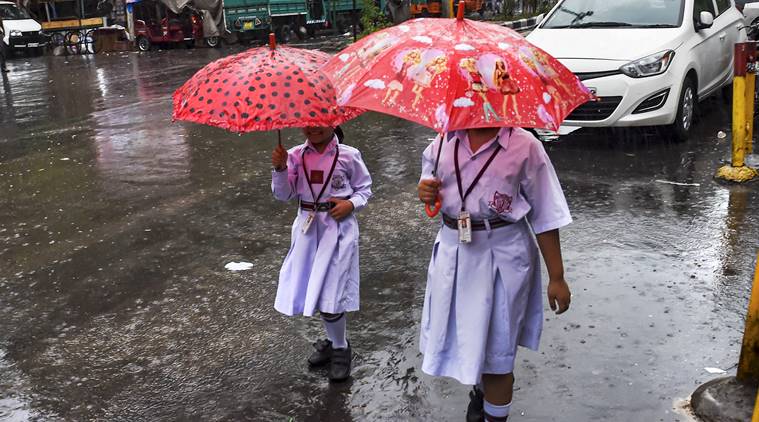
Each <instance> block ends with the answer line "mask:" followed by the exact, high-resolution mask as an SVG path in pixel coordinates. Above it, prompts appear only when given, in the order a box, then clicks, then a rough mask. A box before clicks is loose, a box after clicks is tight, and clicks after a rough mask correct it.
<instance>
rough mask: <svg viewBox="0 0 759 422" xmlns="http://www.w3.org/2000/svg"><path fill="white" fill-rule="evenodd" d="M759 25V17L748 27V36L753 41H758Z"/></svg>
mask: <svg viewBox="0 0 759 422" xmlns="http://www.w3.org/2000/svg"><path fill="white" fill-rule="evenodd" d="M757 26H759V18H756V19H754V21H753V22H751V25H750V26H749V27H748V28H746V36H748V39H749V40H751V41H756V40H757V39H758V38H759V28H757Z"/></svg>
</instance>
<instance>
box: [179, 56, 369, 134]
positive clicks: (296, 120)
mask: <svg viewBox="0 0 759 422" xmlns="http://www.w3.org/2000/svg"><path fill="white" fill-rule="evenodd" d="M329 57H330V56H329V55H328V54H326V53H322V52H319V51H313V50H304V49H297V48H291V47H287V46H277V47H276V49H275V50H271V49H270V48H269V47H268V46H265V47H258V48H253V49H250V50H248V51H245V52H243V53H240V54H236V55H233V56H228V57H225V58H222V59H220V60H217V61H215V62H213V63H210V64H208V65H207V66H205V67H204V68H202V69H200V70H199V71H198V72H197V73H196V74H195V76H193V77H192V78H191V79H190V80H188V81H187V82H185V84H184V85H182V87H180V88H179V89H177V90H176V92H174V114H173V117H174V119H176V120H186V121H190V122H195V123H202V124H207V125H211V126H217V127H220V128H222V129H227V130H230V131H233V132H250V131H259V130H273V129H283V128H288V127H306V126H330V127H334V126H337V125H339V124H341V123H343V122H345V121H347V120H350V119H352V118H354V117H356V116H357V115H359V114H361V112H362V111H361V110H357V109H346V108H343V107H338V106H337V105H336V102H335V90H334V87H333V86H332V83H331V82H330V81H329V79H328V78H327V77H326V75H325V74H324V73H323V72H322V71H321V70H320V67H321V66H322V65H323V64H324V63H326V61H327V60H328V59H329Z"/></svg>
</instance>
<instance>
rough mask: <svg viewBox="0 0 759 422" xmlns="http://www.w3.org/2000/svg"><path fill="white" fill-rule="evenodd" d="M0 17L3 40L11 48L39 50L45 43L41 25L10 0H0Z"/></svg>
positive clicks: (45, 38) (45, 39)
mask: <svg viewBox="0 0 759 422" xmlns="http://www.w3.org/2000/svg"><path fill="white" fill-rule="evenodd" d="M0 19H1V20H2V22H3V32H4V33H5V36H4V38H3V41H5V45H7V46H9V47H10V48H11V49H32V51H35V52H39V51H41V49H42V47H44V46H45V44H46V43H47V37H46V36H45V35H44V34H43V33H42V25H40V23H39V22H37V21H36V20H34V19H32V18H31V16H29V14H28V13H26V12H25V11H24V10H22V9H20V8H19V7H18V6H16V4H15V3H13V2H10V1H0Z"/></svg>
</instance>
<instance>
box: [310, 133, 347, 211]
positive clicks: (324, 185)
mask: <svg viewBox="0 0 759 422" xmlns="http://www.w3.org/2000/svg"><path fill="white" fill-rule="evenodd" d="M306 149H308V147H306V148H303V152H302V153H301V154H300V161H301V162H302V163H303V174H305V175H306V183H308V190H310V191H311V199H312V200H313V201H314V205H315V204H317V203H319V199H321V197H322V195H324V191H325V190H327V185H328V184H329V183H330V181H331V180H332V173H334V172H335V166H336V165H337V157H338V156H339V155H340V145H335V159H334V160H332V167H331V168H330V169H329V175H327V178H326V179H324V180H323V182H324V183H322V190H321V192H319V196H314V188H313V187H312V186H311V178H310V177H309V176H308V169H306Z"/></svg>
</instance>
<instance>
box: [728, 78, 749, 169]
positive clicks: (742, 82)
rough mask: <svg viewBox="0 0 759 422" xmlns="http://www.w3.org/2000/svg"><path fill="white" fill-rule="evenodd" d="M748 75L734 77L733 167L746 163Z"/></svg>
mask: <svg viewBox="0 0 759 422" xmlns="http://www.w3.org/2000/svg"><path fill="white" fill-rule="evenodd" d="M746 85H748V84H747V83H746V76H736V77H735V78H733V155H732V161H731V164H732V166H733V167H743V165H744V164H745V162H744V160H745V151H746V150H745V149H744V147H743V145H744V141H745V139H746V132H747V129H748V124H747V120H748V119H747V118H746V117H747V116H746V110H748V108H747V106H746V88H748V87H747V86H746Z"/></svg>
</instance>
